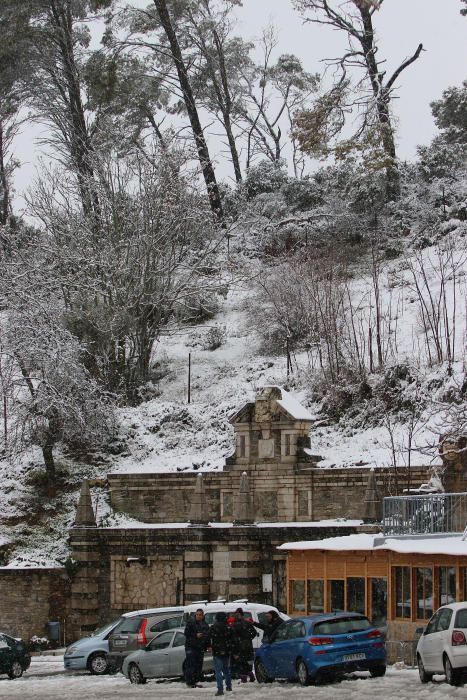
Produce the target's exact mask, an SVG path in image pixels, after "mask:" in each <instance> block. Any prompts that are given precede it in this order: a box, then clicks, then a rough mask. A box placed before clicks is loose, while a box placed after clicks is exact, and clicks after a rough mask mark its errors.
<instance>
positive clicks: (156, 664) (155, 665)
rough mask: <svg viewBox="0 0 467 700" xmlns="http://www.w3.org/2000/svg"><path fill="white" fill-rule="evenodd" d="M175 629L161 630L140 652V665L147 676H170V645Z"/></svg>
mask: <svg viewBox="0 0 467 700" xmlns="http://www.w3.org/2000/svg"><path fill="white" fill-rule="evenodd" d="M174 634H175V633H174V632H173V631H171V630H170V631H168V632H161V633H160V634H158V635H157V636H156V637H154V639H153V640H152V641H151V642H149V644H148V645H147V646H146V647H145V648H144V650H142V651H141V652H140V655H139V658H138V665H139V667H140V670H141V673H142V674H143V676H144V677H145V678H161V677H162V678H163V677H164V676H170V646H171V644H172V639H173V637H174Z"/></svg>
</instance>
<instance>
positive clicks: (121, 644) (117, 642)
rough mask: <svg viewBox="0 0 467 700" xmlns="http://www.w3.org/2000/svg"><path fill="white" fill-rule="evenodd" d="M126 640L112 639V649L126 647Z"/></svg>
mask: <svg viewBox="0 0 467 700" xmlns="http://www.w3.org/2000/svg"><path fill="white" fill-rule="evenodd" d="M127 641H128V640H127V639H114V647H126V644H127Z"/></svg>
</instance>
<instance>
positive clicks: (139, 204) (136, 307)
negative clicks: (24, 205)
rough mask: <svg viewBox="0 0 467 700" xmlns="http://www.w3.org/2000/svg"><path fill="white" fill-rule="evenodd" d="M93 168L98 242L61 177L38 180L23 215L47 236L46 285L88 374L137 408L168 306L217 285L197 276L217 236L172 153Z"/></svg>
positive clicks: (168, 316) (166, 321)
mask: <svg viewBox="0 0 467 700" xmlns="http://www.w3.org/2000/svg"><path fill="white" fill-rule="evenodd" d="M98 169H99V172H100V181H99V190H98V195H99V202H100V212H101V214H100V226H99V231H98V233H97V234H96V231H95V227H94V225H93V219H92V217H91V218H90V217H89V216H88V215H87V214H86V212H85V211H84V210H82V209H80V207H79V206H77V203H78V202H77V198H76V193H75V192H74V189H73V182H72V181H70V179H69V178H68V179H67V177H66V175H65V174H62V176H61V178H57V177H55V178H52V180H46V179H45V178H43V179H42V180H41V182H40V183H39V184H38V185H37V188H36V190H35V192H34V194H33V197H32V201H31V208H32V210H33V211H34V213H35V215H36V216H37V217H38V218H39V219H40V220H41V222H42V224H43V227H44V230H45V232H46V233H45V238H44V240H43V242H42V248H43V251H44V253H45V254H46V256H47V258H46V266H47V275H46V279H47V280H49V279H50V277H49V275H50V276H52V277H53V276H55V278H56V280H57V283H56V285H55V289H56V290H57V293H60V296H61V298H62V303H63V306H64V310H63V318H64V320H65V322H66V325H67V327H68V328H69V329H70V330H71V331H72V332H73V334H74V335H76V336H78V337H79V338H81V340H82V343H83V344H84V346H85V347H86V348H87V350H88V355H87V359H86V363H87V366H88V368H89V369H90V371H91V372H92V374H93V375H94V376H97V377H99V379H100V381H101V383H102V384H103V385H104V386H106V387H107V388H109V389H111V390H112V391H115V392H117V393H121V394H122V395H123V396H124V397H125V399H126V400H128V401H130V402H137V401H138V396H139V394H138V388H139V386H140V385H141V384H143V383H144V382H146V381H147V380H148V378H149V375H150V367H151V356H152V348H153V345H154V342H155V340H156V339H157V338H158V336H159V334H160V332H161V329H162V328H167V326H168V324H169V323H170V321H171V320H172V319H173V318H174V313H175V308H176V306H177V305H183V304H184V303H187V304H189V302H190V298H191V297H192V296H194V295H195V293H196V292H198V291H199V290H200V289H205V290H206V293H208V291H207V290H208V289H209V288H212V289H213V290H215V288H216V286H217V278H216V277H214V276H212V275H210V276H209V275H206V274H205V270H206V268H208V269H209V262H210V256H211V255H212V254H213V253H214V252H215V249H216V245H217V238H216V237H215V235H214V230H215V229H214V226H213V219H212V218H211V216H210V212H209V209H207V208H206V206H204V204H203V198H200V196H199V193H198V192H197V190H196V188H195V187H194V186H193V184H192V183H191V184H190V182H189V181H188V178H187V177H183V176H182V175H180V174H177V173H178V172H179V170H180V163H179V162H176V156H175V155H174V154H172V155H171V156H170V157H169V156H168V155H167V154H166V153H165V152H164V151H163V150H162V151H159V152H158V153H157V154H156V153H155V154H154V157H153V158H152V159H151V160H150V162H148V160H147V159H145V158H144V157H143V156H141V155H134V156H132V157H131V158H128V159H127V160H126V161H125V162H123V161H120V162H118V164H114V162H113V159H112V158H110V159H109V161H108V162H107V163H99V166H98ZM213 293H214V291H213Z"/></svg>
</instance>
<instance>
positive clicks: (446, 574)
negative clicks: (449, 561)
mask: <svg viewBox="0 0 467 700" xmlns="http://www.w3.org/2000/svg"><path fill="white" fill-rule="evenodd" d="M438 572H439V604H440V605H448V603H454V602H455V600H456V569H455V568H454V567H453V566H440V567H439V569H438Z"/></svg>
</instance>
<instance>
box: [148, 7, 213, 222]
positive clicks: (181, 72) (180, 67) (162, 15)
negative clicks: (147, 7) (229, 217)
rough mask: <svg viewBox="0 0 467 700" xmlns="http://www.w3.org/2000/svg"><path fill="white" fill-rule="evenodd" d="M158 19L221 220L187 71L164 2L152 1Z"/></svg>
mask: <svg viewBox="0 0 467 700" xmlns="http://www.w3.org/2000/svg"><path fill="white" fill-rule="evenodd" d="M154 5H155V6H156V9H157V12H158V15H159V19H160V21H161V24H162V27H163V29H164V31H165V33H166V35H167V39H168V41H169V44H170V50H171V53H172V58H173V60H174V62H175V67H176V69H177V74H178V80H179V83H180V87H181V89H182V93H183V99H184V102H185V106H186V109H187V112H188V117H189V119H190V124H191V128H192V131H193V135H194V137H195V143H196V148H197V151H198V157H199V161H200V163H201V169H202V171H203V177H204V181H205V183H206V187H207V190H208V196H209V201H210V204H211V209H212V211H213V212H214V215H215V216H216V217H217V218H218V219H222V201H221V196H220V192H219V187H218V185H217V181H216V175H215V172H214V168H213V165H212V161H211V157H210V155H209V149H208V146H207V143H206V139H205V138H204V133H203V129H202V127H201V122H200V119H199V115H198V110H197V108H196V103H195V98H194V95H193V91H192V89H191V85H190V80H189V78H188V71H187V68H186V66H185V63H184V61H183V57H182V52H181V49H180V45H179V43H178V39H177V35H176V34H175V30H174V28H173V25H172V20H171V18H170V15H169V11H168V8H167V2H166V0H154Z"/></svg>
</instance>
